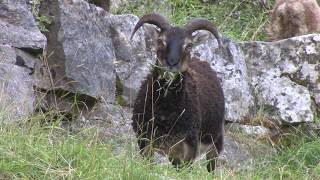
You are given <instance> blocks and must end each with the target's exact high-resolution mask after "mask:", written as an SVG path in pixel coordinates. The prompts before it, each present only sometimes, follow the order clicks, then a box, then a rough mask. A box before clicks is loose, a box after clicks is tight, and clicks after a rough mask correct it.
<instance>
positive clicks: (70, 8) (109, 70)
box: [40, 0, 115, 102]
mask: <svg viewBox="0 0 320 180" xmlns="http://www.w3.org/2000/svg"><path fill="white" fill-rule="evenodd" d="M40 12H41V13H42V14H44V15H51V16H54V19H53V22H52V24H51V25H50V26H49V27H48V30H49V32H47V33H45V35H46V36H47V38H48V54H49V57H48V64H49V66H50V68H51V74H52V78H53V81H54V88H61V89H63V90H67V91H70V92H73V93H81V94H87V95H89V96H92V97H94V98H97V99H98V98H99V99H102V100H103V101H106V102H113V101H114V93H115V69H114V64H113V62H114V61H115V52H114V46H113V43H112V38H111V36H112V34H111V31H110V25H111V21H110V19H109V18H108V16H107V12H106V11H104V10H103V9H101V8H97V7H96V6H95V5H92V4H89V3H87V2H85V1H83V0H71V1H66V0H58V1H43V4H41V9H40Z"/></svg>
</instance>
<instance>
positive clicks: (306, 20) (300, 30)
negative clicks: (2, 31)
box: [267, 0, 320, 41]
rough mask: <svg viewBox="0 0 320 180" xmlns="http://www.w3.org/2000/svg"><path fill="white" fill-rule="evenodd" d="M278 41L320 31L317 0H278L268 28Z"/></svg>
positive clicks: (270, 37)
mask: <svg viewBox="0 0 320 180" xmlns="http://www.w3.org/2000/svg"><path fill="white" fill-rule="evenodd" d="M267 31H268V35H269V39H270V40H271V41H276V40H280V39H286V38H290V37H294V36H299V35H303V34H308V33H316V32H320V7H319V5H318V3H317V1H316V0H277V1H276V3H275V6H274V8H273V10H272V14H271V22H270V25H269V27H268V29H267Z"/></svg>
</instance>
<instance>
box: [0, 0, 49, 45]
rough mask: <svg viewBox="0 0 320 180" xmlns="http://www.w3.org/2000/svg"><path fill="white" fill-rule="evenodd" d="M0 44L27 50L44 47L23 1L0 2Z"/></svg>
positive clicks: (43, 37)
mask: <svg viewBox="0 0 320 180" xmlns="http://www.w3.org/2000/svg"><path fill="white" fill-rule="evenodd" d="M0 44H8V45H10V46H13V47H17V48H24V49H29V50H32V49H35V50H37V49H42V48H44V46H45V45H46V37H45V36H44V35H43V34H41V33H40V31H39V29H38V28H37V26H36V23H35V20H34V18H33V15H32V13H31V12H30V11H29V9H28V6H27V3H26V1H25V0H10V1H9V0H0Z"/></svg>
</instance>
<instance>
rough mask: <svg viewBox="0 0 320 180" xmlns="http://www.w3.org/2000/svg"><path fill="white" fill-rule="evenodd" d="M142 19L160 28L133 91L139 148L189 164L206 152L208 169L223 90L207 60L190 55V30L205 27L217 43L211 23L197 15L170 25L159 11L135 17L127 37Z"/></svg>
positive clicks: (219, 128)
mask: <svg viewBox="0 0 320 180" xmlns="http://www.w3.org/2000/svg"><path fill="white" fill-rule="evenodd" d="M145 23H149V24H153V25H156V26H157V27H159V28H160V31H158V33H159V34H158V40H157V43H158V45H157V62H156V65H154V68H153V69H152V70H151V73H150V74H149V75H148V76H147V78H146V80H145V81H144V82H143V83H142V85H141V88H140V91H139V93H138V95H137V98H136V101H135V104H134V108H133V116H132V126H133V129H134V131H135V133H136V135H137V138H138V145H139V148H140V152H141V154H142V155H143V156H144V157H150V156H152V155H153V153H154V151H158V152H160V153H163V154H165V155H168V157H169V160H170V161H171V163H172V164H173V165H174V166H176V167H181V166H183V165H187V164H191V163H192V162H193V161H194V160H195V158H196V157H197V156H198V155H199V154H200V153H203V152H206V158H207V160H208V161H209V163H208V165H207V168H208V171H213V170H214V168H215V161H216V157H217V156H218V155H219V153H220V152H221V151H222V148H223V138H224V113H225V102H224V95H223V91H222V88H221V85H220V81H219V79H218V78H217V75H216V72H214V71H213V70H212V69H211V68H210V65H209V64H208V63H207V62H205V61H200V60H199V59H198V58H197V57H194V56H193V55H191V50H192V47H193V44H194V42H196V41H197V42H198V39H197V37H196V36H193V35H192V33H193V32H195V31H197V30H207V31H209V32H211V33H212V34H213V35H214V36H215V37H216V39H217V41H218V43H219V46H220V45H221V42H220V38H219V35H218V31H217V30H216V28H215V27H214V25H213V24H212V23H211V22H210V21H208V20H206V19H202V18H195V19H193V20H190V21H189V22H188V24H187V25H186V26H185V27H173V26H171V25H170V24H169V22H168V21H167V19H166V18H165V17H163V16H162V15H160V14H156V13H152V14H148V15H145V16H143V17H141V19H140V20H139V21H138V22H137V24H136V26H135V28H134V30H133V33H132V36H131V38H132V37H133V35H134V34H135V32H136V31H137V30H138V29H139V28H140V27H141V26H142V25H143V24H145Z"/></svg>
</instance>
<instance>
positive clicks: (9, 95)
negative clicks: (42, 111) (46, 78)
mask: <svg viewBox="0 0 320 180" xmlns="http://www.w3.org/2000/svg"><path fill="white" fill-rule="evenodd" d="M36 60H37V59H36V58H35V57H33V56H31V55H29V54H27V53H25V52H23V51H21V50H19V49H16V48H13V47H10V46H8V45H0V89H1V92H0V111H1V113H2V114H3V115H4V116H2V117H3V119H2V120H1V121H6V122H10V121H17V120H21V119H24V118H26V117H28V116H29V115H31V114H32V113H33V110H34V105H35V95H34V90H33V85H34V84H35V81H34V77H33V76H34V75H33V74H34V69H33V67H34V65H35V63H36Z"/></svg>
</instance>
